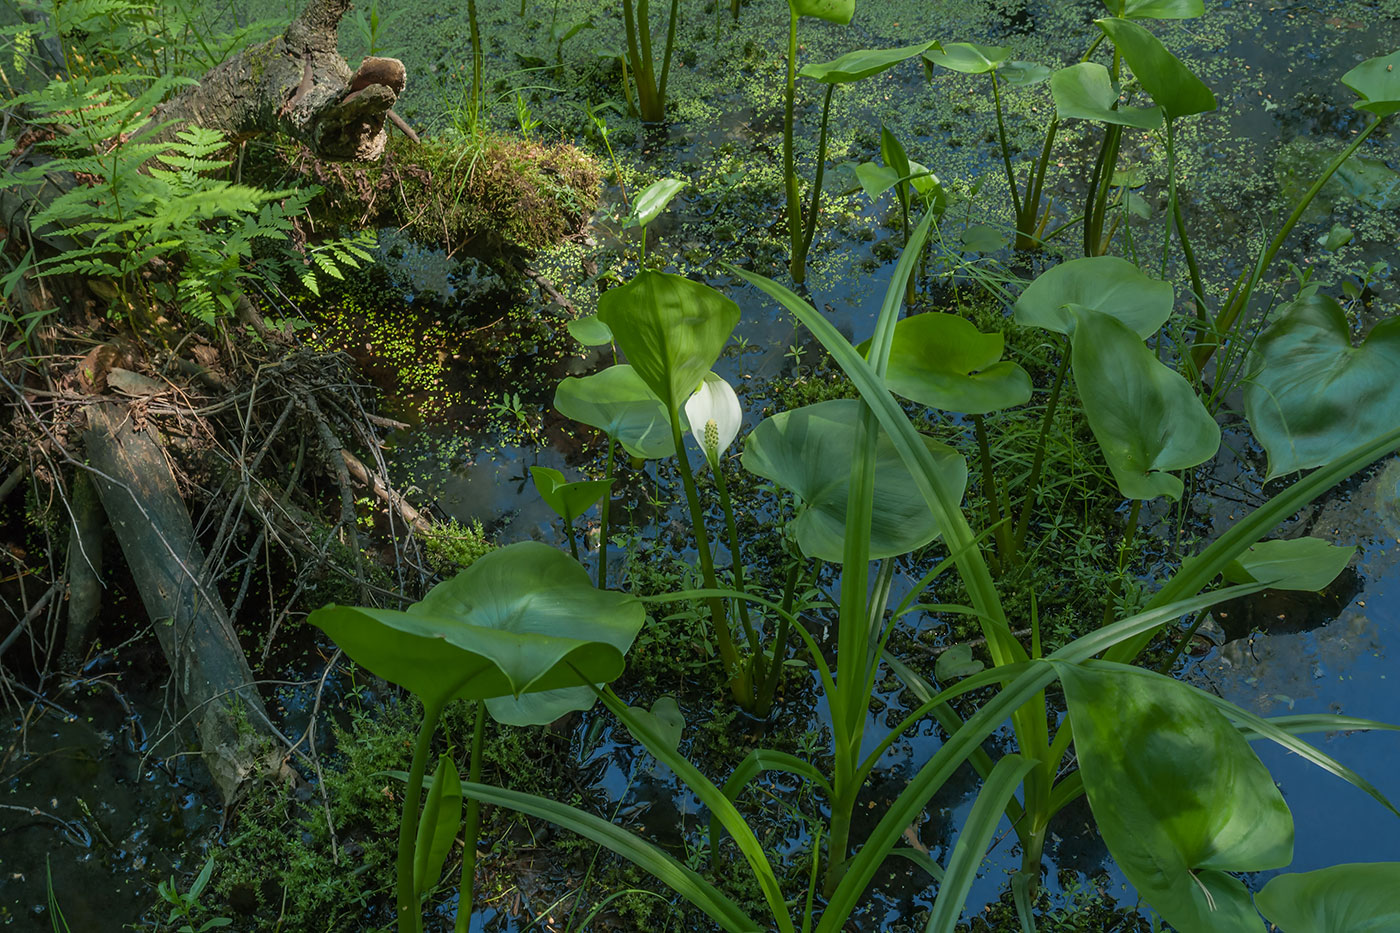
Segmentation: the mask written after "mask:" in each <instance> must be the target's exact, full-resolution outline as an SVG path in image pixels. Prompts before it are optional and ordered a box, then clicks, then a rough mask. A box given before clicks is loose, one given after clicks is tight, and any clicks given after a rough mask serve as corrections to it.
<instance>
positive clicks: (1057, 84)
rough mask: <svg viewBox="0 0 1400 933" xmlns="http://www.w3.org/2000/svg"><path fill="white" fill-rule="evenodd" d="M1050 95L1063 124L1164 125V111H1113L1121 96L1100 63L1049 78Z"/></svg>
mask: <svg viewBox="0 0 1400 933" xmlns="http://www.w3.org/2000/svg"><path fill="white" fill-rule="evenodd" d="M1050 93H1051V95H1052V96H1053V97H1054V98H1055V112H1056V113H1057V114H1059V117H1060V119H1061V120H1071V119H1080V120H1097V121H1099V122H1100V123H1113V124H1116V125H1118V126H1135V127H1137V128H1139V129H1144V130H1155V129H1157V127H1159V126H1161V125H1162V108H1161V107H1119V108H1116V109H1115V107H1114V105H1115V104H1117V103H1118V92H1117V91H1115V90H1114V89H1113V80H1112V79H1111V78H1110V77H1109V74H1108V69H1107V68H1105V67H1104V66H1103V65H1100V64H1099V63H1098V62H1080V63H1079V64H1077V65H1070V66H1069V67H1068V68H1061V69H1060V70H1059V71H1057V72H1055V73H1054V74H1052V75H1051V76H1050Z"/></svg>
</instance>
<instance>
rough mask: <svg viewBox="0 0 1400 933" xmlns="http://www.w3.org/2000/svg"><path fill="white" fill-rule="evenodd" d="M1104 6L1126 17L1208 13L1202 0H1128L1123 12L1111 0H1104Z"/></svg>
mask: <svg viewBox="0 0 1400 933" xmlns="http://www.w3.org/2000/svg"><path fill="white" fill-rule="evenodd" d="M1104 6H1106V7H1108V10H1109V12H1110V13H1117V14H1118V15H1119V16H1122V17H1123V18H1124V19H1195V18H1196V17H1197V16H1204V15H1205V13H1206V5H1205V4H1204V3H1203V2H1201V0H1128V2H1127V3H1126V4H1124V5H1123V9H1122V11H1121V12H1120V11H1118V10H1115V9H1114V8H1113V3H1112V2H1111V0H1104Z"/></svg>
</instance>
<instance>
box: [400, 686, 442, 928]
mask: <svg viewBox="0 0 1400 933" xmlns="http://www.w3.org/2000/svg"><path fill="white" fill-rule="evenodd" d="M441 715H442V705H441V704H438V705H436V706H434V705H429V704H427V703H424V704H423V721H422V722H421V723H419V724H418V741H417V742H415V743H414V746H413V764H412V765H410V766H409V770H408V786H407V787H406V788H405V789H404V798H403V815H402V817H401V818H400V819H399V859H398V876H399V877H398V897H397V907H398V914H399V933H421V931H422V929H423V913H422V911H421V910H420V909H419V906H418V891H417V890H416V889H415V888H414V885H413V847H414V842H415V841H416V839H417V836H418V807H419V805H420V804H422V802H423V775H424V773H426V771H427V769H428V752H429V750H430V749H431V748H432V744H433V732H434V731H435V730H436V729H437V721H438V717H439V716H441Z"/></svg>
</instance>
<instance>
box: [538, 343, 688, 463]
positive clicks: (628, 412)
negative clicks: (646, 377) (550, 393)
mask: <svg viewBox="0 0 1400 933" xmlns="http://www.w3.org/2000/svg"><path fill="white" fill-rule="evenodd" d="M554 407H555V409H557V410H558V412H559V414H561V415H563V416H564V417H565V418H572V419H573V420H575V421H578V422H580V423H582V424H586V425H589V426H591V427H595V428H597V429H598V430H600V431H602V432H603V433H604V434H606V435H607V436H608V437H611V438H612V439H613V440H615V441H617V442H618V443H619V444H621V445H622V447H623V449H624V450H626V451H627V453H629V454H631V455H632V456H633V457H637V458H638V459H641V460H656V459H659V458H661V457H671V456H674V455H675V453H676V445H675V440H674V438H673V437H672V436H671V420H670V417H669V416H668V415H667V413H666V406H665V405H663V404H662V402H661V399H659V398H657V397H656V393H655V392H653V391H651V389H649V388H647V384H646V383H645V382H643V381H642V377H641V376H638V375H637V373H636V370H634V369H633V368H632V367H631V366H628V365H627V364H626V363H620V364H618V365H617V366H610V367H608V368H607V369H605V370H603V371H602V372H599V373H594V374H593V375H591V376H584V377H583V378H582V379H576V378H574V377H573V376H570V377H568V378H567V379H565V380H564V381H563V382H561V383H559V388H557V389H555V390H554Z"/></svg>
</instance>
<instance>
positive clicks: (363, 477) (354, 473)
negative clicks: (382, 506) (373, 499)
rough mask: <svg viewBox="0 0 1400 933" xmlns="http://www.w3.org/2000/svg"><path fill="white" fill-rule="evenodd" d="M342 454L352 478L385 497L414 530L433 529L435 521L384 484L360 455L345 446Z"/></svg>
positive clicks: (420, 531) (379, 495)
mask: <svg viewBox="0 0 1400 933" xmlns="http://www.w3.org/2000/svg"><path fill="white" fill-rule="evenodd" d="M340 456H341V457H342V458H343V459H344V460H345V467H346V469H347V470H348V471H349V472H350V478H351V479H353V480H354V481H355V482H357V483H359V484H360V485H361V486H367V487H369V490H370V492H372V493H374V494H375V495H376V496H378V497H379V498H380V499H383V500H384V502H385V503H386V504H387V505H389V506H390V507H391V508H392V509H393V510H394V511H395V512H397V513H398V515H399V517H400V518H402V519H403V520H404V522H405V523H406V524H408V525H410V526H412V528H413V530H414V531H417V532H419V533H420V534H421V533H424V532H429V531H432V530H433V523H432V522H431V521H430V520H429V519H428V518H427V516H425V515H424V514H423V513H422V512H420V511H418V510H417V509H416V508H414V507H413V506H412V505H410V504H409V502H408V500H407V499H405V498H404V497H403V496H401V495H399V494H398V493H397V492H395V491H394V490H392V489H390V488H389V487H388V486H386V485H384V481H383V480H382V479H380V477H379V474H378V473H374V472H371V471H370V469H369V468H368V467H366V466H365V465H364V462H363V461H361V460H360V458H359V457H357V456H355V455H354V454H352V453H351V452H350V451H348V450H346V449H345V448H344V447H342V448H340Z"/></svg>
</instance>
